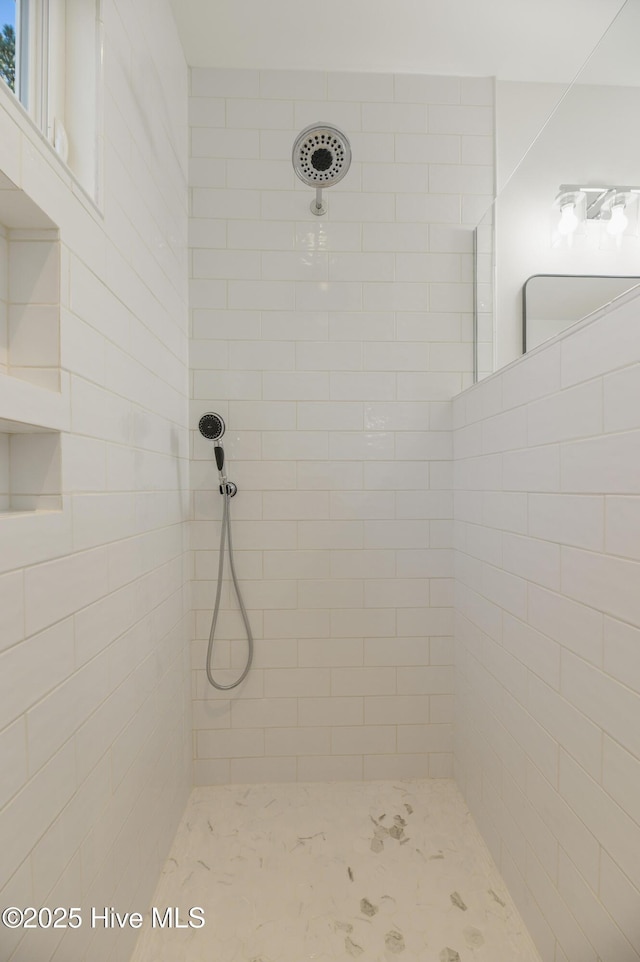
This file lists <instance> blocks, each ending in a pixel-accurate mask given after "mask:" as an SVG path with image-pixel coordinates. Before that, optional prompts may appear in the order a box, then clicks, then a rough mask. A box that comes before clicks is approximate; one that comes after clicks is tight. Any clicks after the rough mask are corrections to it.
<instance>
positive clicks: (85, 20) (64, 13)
mask: <svg viewBox="0 0 640 962" xmlns="http://www.w3.org/2000/svg"><path fill="white" fill-rule="evenodd" d="M101 43H102V33H101V0H0V80H2V81H3V82H4V84H6V86H7V87H9V88H10V89H11V90H12V91H13V93H14V94H15V96H16V97H17V98H18V100H19V101H20V103H21V104H22V106H23V107H24V108H25V110H26V111H27V113H28V114H29V116H30V117H31V119H32V121H33V122H34V124H35V125H36V126H37V127H38V128H39V130H40V131H41V132H42V133H43V134H44V136H45V137H46V138H47V140H48V141H49V143H50V144H51V145H52V147H53V148H54V149H55V151H56V152H57V153H58V154H59V156H60V157H61V159H62V160H63V161H64V162H65V163H66V164H68V166H69V167H70V168H71V170H72V171H73V173H74V174H75V176H76V177H77V179H78V180H79V181H80V183H81V184H82V186H83V187H84V188H85V190H87V192H88V193H89V194H90V195H91V196H92V197H93V198H94V199H97V194H98V181H99V178H98V156H99V151H98V143H99V136H100V130H99V116H100V109H99V108H100V84H99V80H100V70H101V65H102V55H101ZM0 86H2V84H0Z"/></svg>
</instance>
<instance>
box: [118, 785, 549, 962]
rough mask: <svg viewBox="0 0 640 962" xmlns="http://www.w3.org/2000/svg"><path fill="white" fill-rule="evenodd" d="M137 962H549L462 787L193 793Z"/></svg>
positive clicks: (326, 787) (273, 787) (250, 788)
mask: <svg viewBox="0 0 640 962" xmlns="http://www.w3.org/2000/svg"><path fill="white" fill-rule="evenodd" d="M153 905H154V906H156V907H158V908H160V909H164V908H165V907H166V906H178V907H179V908H180V918H181V919H187V918H188V913H189V910H190V909H191V908H192V907H194V906H201V907H202V908H203V909H204V913H205V918H206V924H205V926H204V927H203V928H185V929H158V928H156V929H153V928H151V926H149V925H148V924H145V926H144V929H143V930H142V931H143V935H142V936H141V939H140V941H139V942H138V945H137V947H136V951H135V952H134V955H133V958H132V962H178V960H179V962H205V960H206V962H236V960H237V962H303V960H307V959H309V960H311V959H313V960H317V962H330V960H335V959H341V960H345V959H358V958H359V959H361V962H392V960H399V962H409V960H411V962H413V960H420V962H458V960H459V962H471V960H473V962H513V960H518V962H540V957H539V956H538V954H537V952H536V950H535V948H534V947H533V944H532V942H531V939H530V937H529V935H528V933H527V931H526V929H525V928H524V924H523V922H522V920H521V918H520V916H519V915H518V912H517V911H516V909H515V907H514V906H513V903H512V902H511V899H510V898H509V896H508V894H507V892H506V890H505V886H504V883H503V881H502V879H501V877H500V875H499V873H498V871H497V869H496V867H495V865H494V863H493V862H492V860H491V858H490V856H489V853H488V851H487V849H486V847H485V845H484V842H483V841H482V839H481V838H480V836H479V834H478V831H477V829H476V827H475V824H474V823H473V820H472V819H471V816H470V815H469V813H468V811H467V808H466V806H465V803H464V801H463V799H462V797H461V795H460V793H459V792H458V790H457V788H456V786H455V783H454V782H452V781H449V780H440V779H438V780H424V781H423V780H409V781H397V782H364V783H363V782H349V783H343V782H341V783H331V784H325V783H309V784H277V785H256V786H253V785H252V786H247V785H239V786H238V785H233V786H225V787H211V788H198V789H195V790H194V792H193V794H192V796H191V799H190V801H189V804H188V806H187V810H186V812H185V815H184V818H183V820H182V823H181V825H180V828H179V830H178V833H177V835H176V839H175V842H174V845H173V849H172V851H171V855H170V857H169V859H168V860H167V863H166V865H165V868H164V871H163V874H162V877H161V879H160V882H159V884H158V888H157V890H156V893H155V896H154V901H153Z"/></svg>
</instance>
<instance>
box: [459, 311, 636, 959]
mask: <svg viewBox="0 0 640 962" xmlns="http://www.w3.org/2000/svg"><path fill="white" fill-rule="evenodd" d="M639 316H640V300H639V299H638V298H637V296H635V297H634V296H631V295H627V296H626V297H624V298H622V299H621V300H619V301H618V302H616V303H614V305H613V306H612V307H611V308H609V309H605V310H604V311H601V312H600V313H599V315H597V316H594V317H593V318H592V319H589V320H587V321H585V322H583V323H582V324H581V325H579V326H578V327H577V328H574V329H573V330H571V331H568V332H566V333H565V334H564V335H562V336H561V337H559V338H554V339H553V340H552V341H549V342H547V343H546V344H544V345H542V346H541V347H540V348H538V349H537V350H535V351H533V352H532V353H531V354H527V355H526V356H525V357H523V358H521V359H519V360H518V361H516V362H515V363H513V364H512V365H510V366H509V367H507V368H505V369H503V370H502V371H500V372H498V373H497V374H495V375H493V376H492V377H491V378H489V379H487V380H485V381H482V382H481V383H480V384H478V385H477V386H476V387H474V388H473V389H472V390H471V391H467V392H465V394H463V395H462V396H460V397H458V398H457V399H456V400H455V402H454V456H455V491H454V497H455V508H454V513H455V547H456V679H457V687H456V722H455V729H456V733H455V756H456V765H455V773H456V778H457V780H458V782H459V784H460V787H461V789H462V790H463V792H464V794H465V796H466V799H467V802H468V804H469V807H470V809H471V812H472V814H473V816H474V818H475V819H476V820H477V822H478V824H479V826H480V828H481V831H482V833H483V836H484V838H485V840H486V841H487V844H488V845H489V848H490V850H491V852H492V854H493V857H494V858H495V860H496V862H497V864H498V867H499V868H500V870H501V872H502V874H503V876H504V879H505V881H506V883H507V885H508V886H509V889H510V891H511V894H512V895H513V897H514V899H515V901H516V903H517V905H518V907H519V909H520V911H521V913H522V915H523V918H524V920H525V922H526V924H527V926H528V928H529V930H530V932H531V934H532V936H533V937H534V939H535V941H536V943H537V945H538V948H539V950H540V953H541V955H542V958H543V959H545V960H547V959H567V960H568V962H578V960H582V959H596V958H598V959H606V958H613V957H614V956H615V957H616V958H628V959H637V958H638V945H639V943H638V919H640V871H639V869H638V866H639V864H640V861H639V858H638V855H639V854H640V819H639V814H638V813H639V812H640V737H639V729H638V718H639V717H640V631H639V629H638V625H639V624H640V602H639V597H640V596H639V594H638V586H639V585H640V548H639V544H640V537H639V536H640V497H639V495H640V481H639V480H638V479H639V478H640V416H639V415H638V411H639V410H640V404H639V402H640V388H639V385H640V337H639V334H638V331H639V327H638V318H639Z"/></svg>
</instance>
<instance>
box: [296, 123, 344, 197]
mask: <svg viewBox="0 0 640 962" xmlns="http://www.w3.org/2000/svg"><path fill="white" fill-rule="evenodd" d="M291 159H292V162H293V169H294V170H295V172H296V174H297V176H298V177H299V178H300V180H301V181H302V182H303V184H307V186H309V187H315V188H316V200H315V202H314V203H312V205H311V210H312V212H313V213H314V214H324V213H325V210H326V207H324V205H323V203H322V194H321V191H322V188H323V187H332V186H333V184H337V183H338V181H339V180H342V178H343V177H344V175H345V174H346V173H347V171H348V170H349V167H350V166H351V145H350V143H349V140H348V138H347V136H346V134H343V133H342V131H341V130H338V128H337V127H333V126H331V124H321V123H318V124H311V126H310V127H305V129H304V130H303V131H301V133H299V134H298V136H297V137H296V140H295V143H294V145H293V152H292V155H291Z"/></svg>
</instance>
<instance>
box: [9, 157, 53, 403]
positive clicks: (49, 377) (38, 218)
mask: <svg viewBox="0 0 640 962" xmlns="http://www.w3.org/2000/svg"><path fill="white" fill-rule="evenodd" d="M0 373H3V374H8V375H10V376H11V377H18V378H22V379H23V380H25V381H30V382H31V383H32V384H38V385H39V386H40V387H44V388H47V389H48V390H50V391H58V390H59V389H60V238H59V231H58V228H57V227H56V225H55V224H54V223H53V222H52V221H51V220H50V219H49V217H47V215H46V214H45V213H44V211H42V210H40V208H39V207H37V206H36V205H35V204H34V203H33V201H31V199H30V198H29V197H27V195H26V194H25V193H24V191H21V190H18V189H17V188H16V187H15V185H14V184H12V183H11V181H10V180H8V178H6V177H5V176H4V175H3V174H0Z"/></svg>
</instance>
